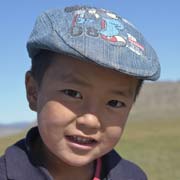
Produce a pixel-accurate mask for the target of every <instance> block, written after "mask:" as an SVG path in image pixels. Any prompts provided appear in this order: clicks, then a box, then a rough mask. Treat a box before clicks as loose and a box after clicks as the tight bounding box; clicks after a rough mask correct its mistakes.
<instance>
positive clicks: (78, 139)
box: [70, 136, 95, 144]
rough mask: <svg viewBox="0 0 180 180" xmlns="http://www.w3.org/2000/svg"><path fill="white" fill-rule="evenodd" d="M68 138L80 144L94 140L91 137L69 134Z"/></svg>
mask: <svg viewBox="0 0 180 180" xmlns="http://www.w3.org/2000/svg"><path fill="white" fill-rule="evenodd" d="M70 139H71V140H73V141H75V142H77V143H81V144H88V143H93V142H95V141H94V140H93V139H87V138H83V137H79V136H71V137H70Z"/></svg>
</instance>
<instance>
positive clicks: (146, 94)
mask: <svg viewBox="0 0 180 180" xmlns="http://www.w3.org/2000/svg"><path fill="white" fill-rule="evenodd" d="M130 119H141V120H142V119H144V120H153V119H156V120H165V119H166V120H168V119H179V120H180V81H179V82H153V83H151V82H148V83H145V84H144V86H143V88H142V90H141V92H140V94H139V97H138V98H137V101H136V103H135V106H134V108H133V109H132V112H131V115H130Z"/></svg>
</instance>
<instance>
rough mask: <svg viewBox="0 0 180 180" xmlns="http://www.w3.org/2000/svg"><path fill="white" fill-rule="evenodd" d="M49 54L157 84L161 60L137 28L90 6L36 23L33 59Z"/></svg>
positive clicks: (51, 14)
mask: <svg viewBox="0 0 180 180" xmlns="http://www.w3.org/2000/svg"><path fill="white" fill-rule="evenodd" d="M42 49H45V50H50V51H53V52H57V53H63V54H66V55H70V56H73V57H76V58H78V59H80V60H84V61H92V62H95V63H97V64H99V65H100V66H103V67H106V68H110V69H114V70H116V71H119V72H121V73H125V74H128V75H131V76H135V77H137V78H139V79H144V80H145V79H146V80H157V79H158V78H159V76H160V64H159V61H158V57H157V54H156V52H155V51H154V49H153V48H152V47H151V45H150V44H149V43H148V42H147V41H146V40H145V38H144V37H143V35H142V34H141V33H140V32H139V31H138V30H137V28H136V27H135V26H134V25H132V24H131V23H130V22H128V21H127V20H126V19H124V18H122V17H120V16H119V15H117V14H116V13H114V12H111V11H108V10H105V9H98V8H94V7H88V6H73V7H66V8H64V9H53V10H49V11H46V12H44V13H42V14H41V15H40V16H39V17H38V18H37V20H36V23H35V26H34V28H33V31H32V33H31V35H30V38H29V40H28V42H27V50H28V53H29V56H30V58H33V57H34V56H36V55H37V54H38V53H39V52H40V50H42Z"/></svg>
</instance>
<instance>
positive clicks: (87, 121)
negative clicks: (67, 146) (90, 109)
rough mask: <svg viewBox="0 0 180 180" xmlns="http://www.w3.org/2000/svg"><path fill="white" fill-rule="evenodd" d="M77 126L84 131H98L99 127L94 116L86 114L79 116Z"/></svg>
mask: <svg viewBox="0 0 180 180" xmlns="http://www.w3.org/2000/svg"><path fill="white" fill-rule="evenodd" d="M76 122H77V125H78V126H79V127H82V128H86V129H99V128H100V126H101V123H100V120H99V119H98V117H97V116H96V115H95V114H91V113H86V114H84V115H81V116H79V117H78V118H77V120H76Z"/></svg>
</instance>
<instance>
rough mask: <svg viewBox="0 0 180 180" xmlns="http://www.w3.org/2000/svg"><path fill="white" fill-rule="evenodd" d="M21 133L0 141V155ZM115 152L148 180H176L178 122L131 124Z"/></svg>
mask: <svg viewBox="0 0 180 180" xmlns="http://www.w3.org/2000/svg"><path fill="white" fill-rule="evenodd" d="M24 134H25V133H21V134H18V135H16V136H11V137H6V138H1V139H0V154H2V153H3V152H4V149H5V148H6V147H7V146H8V145H10V144H12V143H13V142H15V141H16V140H17V139H19V138H21V137H22V136H24ZM116 150H117V151H118V152H119V153H120V154H121V155H122V156H123V157H124V158H126V159H129V160H131V161H134V162H136V163H137V164H138V165H140V167H141V168H142V169H144V171H145V172H146V173H147V175H148V179H149V180H179V179H180V170H179V169H180V121H179V120H178V119H177V120H166V121H161V120H160V121H154V120H151V121H148V122H147V121H132V120H130V121H129V122H128V124H127V127H126V130H125V132H124V135H123V137H122V140H121V141H120V143H119V144H118V145H117V147H116Z"/></svg>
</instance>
